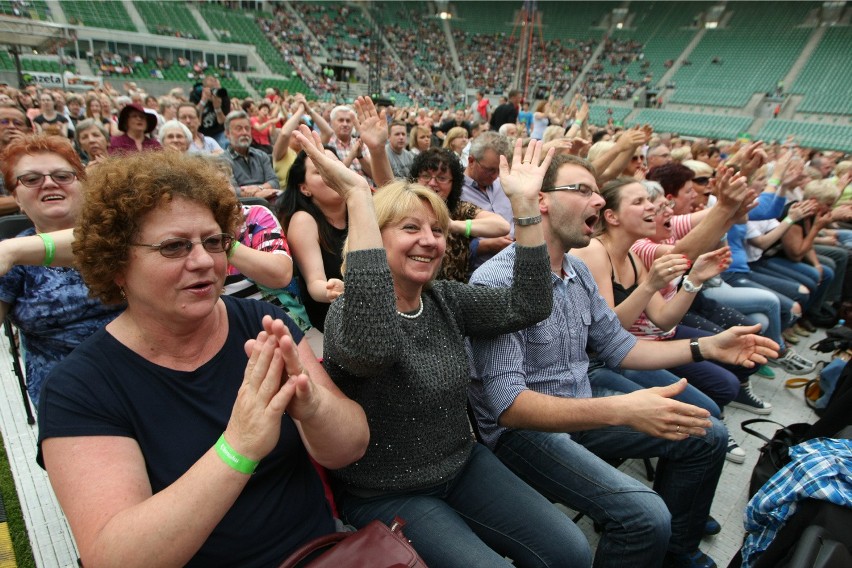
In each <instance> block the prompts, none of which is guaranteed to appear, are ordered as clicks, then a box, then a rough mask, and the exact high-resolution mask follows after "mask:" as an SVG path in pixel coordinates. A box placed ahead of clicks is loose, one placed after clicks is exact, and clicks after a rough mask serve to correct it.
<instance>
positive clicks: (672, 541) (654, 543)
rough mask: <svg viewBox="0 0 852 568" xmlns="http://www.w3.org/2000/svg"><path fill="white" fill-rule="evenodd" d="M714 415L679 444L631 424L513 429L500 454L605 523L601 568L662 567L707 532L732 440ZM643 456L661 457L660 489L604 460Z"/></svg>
mask: <svg viewBox="0 0 852 568" xmlns="http://www.w3.org/2000/svg"><path fill="white" fill-rule="evenodd" d="M711 420H712V422H713V425H712V427H711V428H710V429H709V430H708V432H707V435H706V436H704V437H690V438H687V439H686V440H683V441H677V442H673V441H668V440H663V439H660V438H654V437H652V436H648V435H647V434H643V433H641V432H638V431H636V430H633V429H632V428H629V427H627V426H612V427H608V428H599V429H595V430H586V431H582V432H574V433H571V434H570V435H569V434H565V433H550V432H534V431H530V430H509V431H507V432H505V433H504V434H503V435H502V436H501V437H500V441H499V443H498V445H497V449H496V450H495V453H496V454H497V457H499V458H500V459H501V460H502V461H503V463H505V464H506V465H508V466H509V468H510V469H512V471H514V472H515V473H517V474H518V475H519V476H520V477H521V478H523V479H524V480H525V481H527V483H529V484H530V485H532V486H533V487H535V488H536V489H538V490H539V491H541V492H542V494H544V495H546V496H548V497H549V498H551V499H553V500H555V501H558V502H560V503H564V504H565V505H568V506H569V507H571V508H573V509H576V510H578V511H582V512H583V513H585V514H587V515H589V516H590V517H591V518H592V519H594V521H595V522H597V523H599V524H600V525H601V526H602V527H603V535H602V536H601V540H600V543H599V544H598V548H597V553H596V555H595V567H604V566H613V567H616V566H637V567H638V566H659V565H660V563H661V561H662V558H663V556H664V555H665V552H666V550H669V551H671V552H672V553H685V552H692V551H694V550H695V549H696V548H698V543H699V541H700V540H701V537H702V534H703V532H704V524H705V522H706V521H707V515H708V514H709V513H710V505H711V504H712V502H713V494H714V493H715V491H716V485H717V483H718V481H719V474H720V473H721V471H722V465H723V463H724V461H725V451H726V447H727V440H728V431H727V429H726V428H725V426H724V425H723V424H722V423H721V422H719V421H717V420H715V419H711ZM644 457H659V458H660V460H659V461H658V463H657V474H656V478H655V481H654V489H655V491H656V493H654V492H652V491H650V490H649V489H648V488H647V487H646V486H645V485H644V484H642V483H640V482H639V481H637V480H635V479H633V478H631V477H630V476H629V475H627V474H625V473H623V472H620V471H618V470H617V469H615V468H614V467H612V466H610V465H609V464H607V463H606V462H605V461H603V460H605V459H616V458H644ZM669 532H671V537H669ZM667 543H668V544H667Z"/></svg>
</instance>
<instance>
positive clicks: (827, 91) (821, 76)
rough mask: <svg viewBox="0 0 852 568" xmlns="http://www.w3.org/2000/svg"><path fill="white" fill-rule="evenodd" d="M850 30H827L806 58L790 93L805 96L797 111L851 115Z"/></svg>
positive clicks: (851, 34)
mask: <svg viewBox="0 0 852 568" xmlns="http://www.w3.org/2000/svg"><path fill="white" fill-rule="evenodd" d="M850 45H852V28H850V27H848V26H847V27H839V28H830V29H828V30H826V32H825V36H824V37H823V38H822V41H820V44H819V45H818V46H817V48H816V51H814V53H813V54H812V55H811V57H810V59H808V62H807V64H806V65H805V67H804V69H802V72H801V73H799V76H798V77H797V78H796V82H795V83H794V84H793V85H792V87H791V88H790V92H792V93H797V94H801V95H805V100H804V101H803V102H802V104H801V105H799V107H798V109H797V110H798V111H799V112H818V113H827V114H846V115H848V114H850V113H852V74H850V73H849V46H850Z"/></svg>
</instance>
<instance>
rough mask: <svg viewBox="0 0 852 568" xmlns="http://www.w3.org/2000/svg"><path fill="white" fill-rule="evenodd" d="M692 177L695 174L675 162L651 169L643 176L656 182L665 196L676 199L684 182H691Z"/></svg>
mask: <svg viewBox="0 0 852 568" xmlns="http://www.w3.org/2000/svg"><path fill="white" fill-rule="evenodd" d="M694 177H695V172H693V171H692V170H690V169H689V168H688V167H686V166H684V165H683V164H678V163H676V162H670V163H668V164H663V165H662V166H657V167H656V168H651V170H650V171H649V172H648V174H647V175H646V176H645V178H646V179H649V180H651V181H656V182H657V183H659V184H660V185H661V186H663V190H664V191H665V192H666V195H674V196H675V197H677V195H678V192H679V191H680V190H681V189H682V188H683V186H684V185H686V182H688V181H691V180H692V179H693V178H694Z"/></svg>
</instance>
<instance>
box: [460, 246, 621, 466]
mask: <svg viewBox="0 0 852 568" xmlns="http://www.w3.org/2000/svg"><path fill="white" fill-rule="evenodd" d="M514 262H515V247H514V245H512V246H510V247H508V248H506V249H505V250H503V251H502V252H500V253H499V254H498V255H496V256H495V257H494V258H493V259H491V260H490V261H488V262H486V263H485V264H483V265H482V266H481V267H480V268H479V269H478V270H476V272H474V273H473V276H472V277H471V279H470V283H471V284H476V285H481V286H510V285H511V282H512V266H513V265H514ZM562 271H563V276H562V277H559V276H557V275H555V274H551V280H552V284H553V311H552V312H551V314H550V317H548V318H547V319H546V320H544V321H543V322H540V323H538V324H536V325H534V326H532V327H528V328H526V329H524V330H522V331H519V332H516V333H508V334H505V335H501V336H499V337H496V338H490V339H488V338H470V339H469V341H468V356H469V359H470V362H471V386H470V391H469V398H470V402H471V404H472V406H473V409H474V413H475V415H476V419H477V423H478V424H479V430H480V434H481V435H482V439H483V441H484V442H485V443H486V444H487V445H488V446H489V447H491V448H492V449H493V448H494V447H495V445H496V444H497V441H498V440H499V439H500V436H501V435H502V433H503V432H505V431H506V428H504V427H502V426H499V425H498V424H497V419H498V418H499V417H500V415H501V414H502V413H503V412H505V411H506V409H508V408H509V407H510V406H511V405H512V404H513V403H514V401H515V398H516V397H517V396H518V395H519V394H520V393H521V392H523V391H525V390H527V389H529V390H533V391H535V392H538V393H541V394H547V395H551V396H561V397H566V398H589V397H591V396H592V389H591V386H590V384H589V376H588V370H589V357H588V355H587V353H586V350H587V349H589V350H591V351H594V352H596V357H597V358H599V359H601V360H603V361H604V362H605V363H606V364H607V366H609V367H618V366H619V365H620V364H621V361H622V359H624V357H625V356H626V355H627V353H628V352H630V350H631V349H633V346H634V345H635V344H636V338H635V337H634V336H633V335H631V334H630V333H629V332H627V331H626V330H625V329H624V328H623V327H622V326H621V323H620V322H619V321H618V317H617V316H616V315H615V312H613V311H612V309H611V308H610V307H609V306H608V305H607V303H606V300H604V299H603V298H602V297H601V295H600V293H599V292H598V286H597V284H596V283H595V280H594V278H592V275H591V273H590V272H589V269H588V268H587V267H586V265H585V263H583V262H582V261H581V260H579V259H577V258H575V257H573V256H571V255H567V254H566V255H565V257H564V259H563V261H562Z"/></svg>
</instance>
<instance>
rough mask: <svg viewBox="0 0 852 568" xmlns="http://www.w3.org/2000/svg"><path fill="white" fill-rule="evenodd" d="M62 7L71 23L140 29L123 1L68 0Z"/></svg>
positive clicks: (97, 26)
mask: <svg viewBox="0 0 852 568" xmlns="http://www.w3.org/2000/svg"><path fill="white" fill-rule="evenodd" d="M62 9H63V10H64V11H65V17H66V18H67V19H68V23H70V24H74V23H77V24H83V25H86V26H92V27H95V28H108V29H111V30H123V31H128V32H135V31H138V30H137V29H136V26H135V25H133V21H132V20H131V19H130V15H129V14H128V13H127V10H126V9H125V8H124V4H123V3H122V2H116V1H115V0H104V1H103V2H86V1H85V0H66V1H64V2H62Z"/></svg>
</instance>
